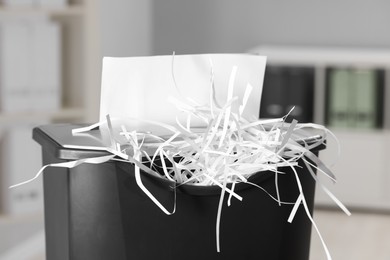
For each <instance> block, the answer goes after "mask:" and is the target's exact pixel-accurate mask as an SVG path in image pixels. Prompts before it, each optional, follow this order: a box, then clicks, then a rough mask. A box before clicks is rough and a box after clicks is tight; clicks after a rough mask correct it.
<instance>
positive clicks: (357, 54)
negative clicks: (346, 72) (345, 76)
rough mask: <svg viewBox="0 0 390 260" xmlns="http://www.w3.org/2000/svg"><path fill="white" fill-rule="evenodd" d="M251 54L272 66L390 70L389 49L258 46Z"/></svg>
mask: <svg viewBox="0 0 390 260" xmlns="http://www.w3.org/2000/svg"><path fill="white" fill-rule="evenodd" d="M250 52H251V53H257V54H259V55H265V56H267V61H268V62H269V63H274V64H286V65H289V64H295V65H313V66H320V65H322V66H352V67H384V68H390V49H373V48H371V49H369V48H341V47H339V48H337V47H333V48H332V47H327V48H321V47H284V46H266V45H264V46H259V47H257V48H253V49H252V50H250Z"/></svg>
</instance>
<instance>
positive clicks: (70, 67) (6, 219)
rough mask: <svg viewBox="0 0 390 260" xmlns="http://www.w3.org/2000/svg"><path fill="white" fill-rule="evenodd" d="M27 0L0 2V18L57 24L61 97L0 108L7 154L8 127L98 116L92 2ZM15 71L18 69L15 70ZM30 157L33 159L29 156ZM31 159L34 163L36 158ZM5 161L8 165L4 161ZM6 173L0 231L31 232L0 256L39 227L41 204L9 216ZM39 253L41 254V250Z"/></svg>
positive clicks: (1, 177) (0, 144) (0, 143)
mask: <svg viewBox="0 0 390 260" xmlns="http://www.w3.org/2000/svg"><path fill="white" fill-rule="evenodd" d="M17 2H20V3H22V2H23V3H24V4H20V5H16V3H17ZM27 2H28V1H15V2H13V4H12V5H7V4H6V2H5V1H4V0H3V1H0V22H6V21H7V20H13V21H17V20H18V19H22V20H23V19H26V17H40V18H43V19H47V20H49V21H50V22H53V23H55V24H57V25H59V27H60V44H59V46H60V50H59V61H58V62H59V63H60V92H61V99H60V105H59V108H58V109H53V110H49V109H45V110H42V109H41V110H39V111H37V110H34V109H25V110H23V111H11V112H6V111H0V148H1V149H0V150H2V152H3V155H4V153H7V151H6V149H4V144H5V143H7V142H8V140H4V139H6V138H7V135H8V133H10V132H12V131H13V130H14V129H20V128H25V129H26V128H28V129H30V130H31V129H32V127H33V126H36V125H41V124H47V123H55V122H96V121H97V120H98V104H99V94H100V71H101V60H100V59H101V52H100V43H99V40H100V37H99V35H98V32H99V29H98V21H97V15H98V10H97V8H98V6H97V5H98V3H97V1H95V0H65V1H62V0H57V1H41V2H42V5H38V4H37V3H38V2H39V1H30V2H33V4H26V3H27ZM54 2H65V4H60V5H55V4H53V3H54ZM45 3H46V4H45ZM1 42H2V39H1V38H0V44H1ZM0 66H1V65H0ZM16 74H18V72H17V71H16ZM0 87H1V86H0ZM31 134H32V132H31V131H28V133H27V135H31ZM27 139H28V141H26V142H28V143H26V144H25V145H37V144H36V143H34V141H33V140H32V138H31V136H28V137H27ZM30 142H31V143H30ZM26 150H28V149H26ZM28 156H29V154H26V153H24V151H23V149H20V152H19V158H13V159H12V161H13V162H18V163H19V164H20V165H23V158H26V157H28ZM30 157H31V156H30ZM33 157H34V158H36V156H35V155H34V156H33ZM4 160H9V156H8V157H7V156H1V154H0V165H2V164H3V163H2V162H4ZM36 163H37V164H38V167H39V164H41V161H37V162H36ZM7 164H9V162H8V161H7ZM1 169H3V170H1ZM19 169H20V167H19ZM35 173H36V169H35V168H34V169H29V170H28V173H26V174H24V176H25V177H26V176H30V177H32V176H33V175H34V174H35ZM10 174H12V173H10V172H5V170H4V167H0V184H1V185H0V233H1V234H5V235H6V236H8V235H12V234H19V233H20V234H22V233H23V232H17V229H18V227H21V226H23V227H24V228H23V229H25V230H30V231H31V232H30V233H28V232H27V233H28V234H27V233H25V234H24V233H23V234H24V235H22V236H19V237H17V236H16V235H15V239H14V241H13V242H12V243H13V245H11V244H9V245H7V248H0V258H1V257H2V254H3V253H4V252H5V251H4V250H10V249H12V247H13V246H16V245H19V244H23V241H24V240H26V241H27V242H28V236H31V235H34V232H35V231H39V230H38V228H37V227H39V228H40V229H42V226H43V224H42V223H43V209H42V207H38V208H37V211H36V212H29V213H23V214H19V213H18V214H15V215H13V214H10V213H9V212H8V214H6V212H5V211H6V210H5V209H4V205H5V204H7V203H8V202H6V201H5V200H6V197H7V196H5V194H7V193H9V190H8V189H7V184H5V183H4V181H5V180H7V179H9V178H8V177H9V175H10ZM7 176H8V177H7ZM41 192H42V191H41ZM8 195H9V194H8ZM8 197H9V196H8ZM17 223H19V224H17ZM33 231H34V232H33ZM35 233H36V232H35ZM27 242H26V243H27ZM10 243H11V242H10ZM34 243H38V244H39V243H41V244H39V245H41V246H42V248H43V249H44V244H42V243H44V241H43V240H42V241H41V237H40V236H39V239H38V241H36V240H34ZM25 246H26V248H28V247H29V245H27V244H26V245H25ZM18 250H19V249H17V250H16V251H15V252H17V251H18ZM35 253H36V252H35ZM42 253H43V255H44V252H42ZM23 257H26V256H25V255H24V256H23ZM23 259H29V258H28V257H26V258H23Z"/></svg>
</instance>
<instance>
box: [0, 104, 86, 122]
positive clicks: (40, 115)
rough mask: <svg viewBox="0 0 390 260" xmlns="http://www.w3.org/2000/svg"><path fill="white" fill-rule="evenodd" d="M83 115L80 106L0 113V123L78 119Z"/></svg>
mask: <svg viewBox="0 0 390 260" xmlns="http://www.w3.org/2000/svg"><path fill="white" fill-rule="evenodd" d="M84 116H85V111H84V109H80V108H65V109H61V110H59V111H57V112H52V113H47V112H20V113H1V112H0V124H1V125H3V124H4V125H6V124H14V123H25V122H26V123H29V122H30V123H34V122H39V121H52V120H66V119H80V118H83V117H84Z"/></svg>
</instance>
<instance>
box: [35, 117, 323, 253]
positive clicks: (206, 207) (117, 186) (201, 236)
mask: <svg viewBox="0 0 390 260" xmlns="http://www.w3.org/2000/svg"><path fill="white" fill-rule="evenodd" d="M77 127H80V125H72V124H52V125H45V126H41V127H37V128H35V129H34V130H33V138H34V139H35V140H36V141H37V142H38V143H39V144H40V145H41V146H42V154H43V165H47V164H51V163H58V162H65V161H71V160H77V159H81V158H90V157H98V156H104V155H108V153H107V152H106V151H103V150H99V149H94V147H97V146H99V140H96V139H91V138H90V137H88V136H72V133H71V130H72V129H73V128H77ZM95 131H99V130H95ZM76 144H80V145H83V146H84V147H88V145H89V147H91V148H90V149H89V148H88V149H78V148H74V146H72V145H76ZM100 145H101V144H100ZM321 149H324V146H318V147H316V148H315V149H313V150H312V152H313V153H315V154H318V152H319V151H320V150H321ZM299 164H300V165H301V166H302V167H297V169H298V170H297V171H298V175H299V178H300V181H301V183H302V186H303V191H304V195H305V198H306V201H307V204H308V206H309V209H310V211H311V213H312V210H313V203H314V191H315V181H314V179H313V178H312V176H311V175H310V173H309V171H308V170H307V168H306V166H304V165H303V162H299ZM280 171H281V174H278V187H279V193H280V198H281V200H282V201H284V202H291V204H282V205H279V204H278V202H276V201H275V200H274V199H273V198H271V196H270V195H275V194H276V188H275V187H276V185H275V177H274V176H275V173H273V172H267V171H265V172H259V173H257V174H255V175H253V176H252V177H250V178H249V181H250V182H252V183H255V184H256V185H258V186H261V187H262V188H263V189H265V190H266V191H267V192H268V193H269V194H267V193H266V192H264V191H263V190H262V189H260V188H258V187H255V186H253V185H250V184H245V183H240V184H237V185H236V188H235V191H236V192H237V194H239V195H240V196H242V197H243V200H242V201H238V200H236V199H232V201H231V202H232V203H231V205H230V206H227V205H226V204H227V203H226V201H225V202H224V206H223V208H222V213H221V223H220V245H221V251H220V252H217V249H216V218H217V210H218V204H219V200H220V194H221V189H220V188H219V187H216V186H193V185H182V186H179V187H178V188H177V189H176V190H175V189H173V188H172V187H173V183H172V182H170V181H168V180H165V179H163V178H159V177H156V176H152V175H150V174H147V173H143V174H142V182H143V183H144V185H145V186H146V187H147V189H148V190H149V191H150V192H151V193H152V194H153V195H154V196H155V197H156V198H158V200H159V201H160V202H161V203H162V204H163V205H164V206H165V207H166V208H168V209H169V210H173V205H174V203H175V201H176V211H175V213H174V214H172V215H166V214H165V213H163V212H162V211H161V209H159V208H158V207H157V206H156V205H155V204H154V203H153V202H152V201H151V200H150V199H149V198H148V197H147V196H146V195H145V194H144V192H143V191H142V190H141V189H140V188H139V187H138V185H137V184H136V181H135V177H134V166H133V165H132V164H129V163H125V162H117V161H115V162H114V161H109V162H106V163H102V164H82V165H79V166H77V167H75V168H72V169H65V168H55V167H48V168H46V170H45V172H44V174H43V182H44V205H45V232H46V255H47V259H48V260H70V259H71V260H76V259H77V260H79V259H80V260H86V259H93V260H106V259H115V260H143V259H145V260H152V259H159V260H165V259H167V260H168V259H169V260H176V259H177V260H179V259H180V260H182V259H186V260H188V259H213V260H214V259H234V260H237V259H240V260H241V259H265V260H287V259H294V260H308V259H309V250H310V235H311V222H310V220H309V218H308V216H307V215H306V212H305V210H304V207H303V205H301V206H300V207H299V209H298V211H297V213H296V215H295V218H294V220H293V222H292V223H288V222H287V219H288V217H289V215H290V212H291V210H292V207H293V204H294V203H295V201H296V199H297V197H298V195H299V191H298V187H297V182H296V179H295V176H294V173H293V171H292V170H291V169H290V168H288V167H284V168H283V169H280ZM175 191H176V192H175ZM227 199H228V196H225V200H227Z"/></svg>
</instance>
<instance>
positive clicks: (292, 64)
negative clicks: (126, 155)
mask: <svg viewBox="0 0 390 260" xmlns="http://www.w3.org/2000/svg"><path fill="white" fill-rule="evenodd" d="M389 9H390V2H388V1H384V0H371V1H364V0H337V1H336V0H329V1H312V0H311V1H309V0H296V1H271V0H246V1H233V0H212V1H206V0H199V1H191V0H165V1H154V0H110V1H103V0H95V1H94V0H0V259H1V260H8V259H15V260H16V259H18V260H19V259H26V260H31V259H45V244H44V231H43V225H44V224H43V221H44V219H43V191H42V182H41V181H40V179H39V180H38V181H35V182H34V183H31V184H28V185H25V186H23V187H20V188H17V189H13V190H9V189H8V186H10V185H11V184H15V183H18V182H21V181H24V180H26V179H29V178H31V177H32V176H33V175H35V173H36V172H37V171H38V170H39V168H40V166H41V156H40V147H39V145H38V144H37V143H35V142H34V141H33V140H32V138H31V131H32V128H33V127H34V126H37V125H42V124H48V123H58V122H73V123H74V122H77V123H79V122H81V123H85V122H97V120H98V113H99V96H100V79H101V65H102V58H103V57H104V56H119V57H122V56H144V55H170V54H172V52H174V51H175V52H176V54H196V53H258V54H260V55H266V56H267V57H268V58H267V59H268V61H267V69H266V74H265V81H264V88H263V96H262V100H261V109H260V112H259V113H260V117H262V118H266V117H279V116H282V115H284V114H285V113H286V111H288V110H289V109H290V108H291V107H292V106H295V109H294V112H293V114H292V115H293V116H294V117H295V118H297V119H298V120H299V121H300V122H315V123H319V124H323V125H326V126H327V127H329V129H331V130H332V131H333V132H334V134H335V135H336V136H337V137H338V139H339V142H340V144H341V147H342V151H341V156H340V158H339V159H338V161H337V162H336V164H335V166H334V167H333V168H332V169H333V170H334V172H335V173H336V175H337V176H338V183H337V185H332V184H329V183H327V182H326V180H324V182H325V183H326V184H327V186H329V187H330V190H331V191H332V192H334V194H335V195H336V196H337V198H339V199H340V200H341V201H342V202H343V203H345V205H346V206H347V207H348V208H349V209H350V210H351V211H352V216H350V217H347V216H346V215H345V214H344V213H343V212H342V211H341V210H340V209H338V208H337V207H336V206H335V203H334V202H333V201H332V200H331V199H330V198H329V197H328V196H327V195H326V194H325V193H324V192H323V191H321V189H320V188H318V192H317V195H316V209H315V213H314V216H315V220H316V223H317V224H318V227H319V229H320V231H321V232H322V235H323V238H324V239H325V241H326V243H327V245H328V247H329V250H330V252H331V253H332V255H333V257H334V258H333V259H355V260H359V259H377V260H379V259H383V260H384V259H386V260H388V259H390V250H389V249H388V246H387V244H388V242H389V241H390V216H389V212H390V189H389V188H388V187H389V185H390V167H389V165H388V164H387V161H388V159H389V158H390V153H389V152H388V147H389V145H390V131H389V130H390V113H389V111H390V109H389V104H390V91H388V90H389V88H390V86H389V85H390V80H389V79H390V34H389V33H388V25H389V24H390V16H389V14H388V10H389ZM280 93H282V94H280ZM336 147H337V144H336V142H335V141H333V140H329V147H328V149H326V150H325V151H324V152H322V153H321V159H323V160H324V161H325V162H329V163H332V162H333V161H334V158H335V157H337V156H335V155H336V154H337V149H336ZM328 184H329V185H328ZM311 259H313V260H314V259H315V260H317V259H326V256H325V253H324V251H323V248H322V245H321V242H320V240H319V237H318V235H317V234H316V233H315V232H314V233H313V239H312V246H311Z"/></svg>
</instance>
